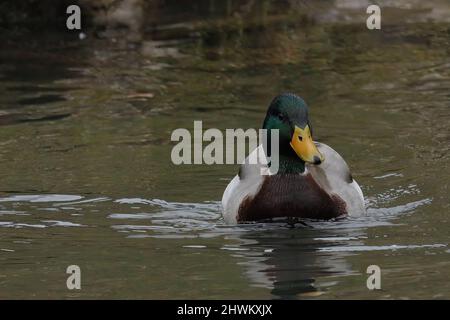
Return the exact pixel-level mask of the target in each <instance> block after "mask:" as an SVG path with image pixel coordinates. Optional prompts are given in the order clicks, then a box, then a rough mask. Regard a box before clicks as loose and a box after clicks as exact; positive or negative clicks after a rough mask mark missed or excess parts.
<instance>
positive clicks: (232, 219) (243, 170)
mask: <svg viewBox="0 0 450 320" xmlns="http://www.w3.org/2000/svg"><path fill="white" fill-rule="evenodd" d="M258 157H259V158H258ZM256 159H259V161H258V162H257V163H256V162H255V160H256ZM265 159H266V158H265V155H264V151H263V147H262V145H259V146H258V147H257V148H256V149H255V150H253V152H251V153H250V155H249V156H248V157H247V158H246V159H245V161H244V163H243V164H241V166H240V167H239V173H238V174H237V175H236V176H235V177H234V178H233V180H231V182H230V183H229V184H228V186H227V188H226V189H225V192H224V193H223V196H222V209H223V217H224V219H225V221H226V222H227V223H236V222H237V214H238V211H239V206H240V205H241V203H242V201H243V200H244V199H245V198H246V197H247V196H250V197H253V196H254V195H255V194H256V193H257V192H258V190H259V189H260V187H261V185H262V183H263V181H264V177H265V175H264V174H262V173H263V172H267V170H268V167H267V165H266V164H264V163H265ZM261 160H262V161H261Z"/></svg>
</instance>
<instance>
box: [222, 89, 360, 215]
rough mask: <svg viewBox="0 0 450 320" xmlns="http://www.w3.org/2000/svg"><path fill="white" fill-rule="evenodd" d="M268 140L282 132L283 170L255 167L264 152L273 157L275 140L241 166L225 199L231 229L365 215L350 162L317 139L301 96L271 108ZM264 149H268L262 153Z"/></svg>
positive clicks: (266, 123)
mask: <svg viewBox="0 0 450 320" xmlns="http://www.w3.org/2000/svg"><path fill="white" fill-rule="evenodd" d="M263 129H266V130H267V134H268V136H270V134H271V130H273V129H278V130H279V131H278V132H279V139H278V142H279V145H278V147H279V152H278V154H279V156H278V158H279V160H278V161H279V165H278V171H277V172H276V173H270V172H269V174H262V173H261V172H263V170H270V168H269V166H270V162H269V164H250V161H248V160H249V158H251V157H254V156H255V153H260V152H261V150H263V153H262V154H263V155H264V156H265V157H266V159H269V157H270V150H271V148H270V146H271V142H270V139H267V140H268V141H267V143H266V144H265V146H263V144H261V145H259V146H258V147H257V148H256V149H255V150H254V151H253V152H252V153H251V154H250V155H249V156H248V157H247V158H246V161H244V163H243V164H242V165H241V166H240V168H239V174H238V175H236V176H235V177H234V178H233V179H232V180H231V182H230V183H229V184H228V186H227V188H226V189H225V192H224V194H223V197H222V206H223V217H224V220H225V221H226V222H227V223H240V222H246V221H258V220H273V219H274V218H288V219H296V218H299V219H303V218H308V219H318V220H329V219H333V218H338V217H345V216H347V215H348V216H360V215H363V214H365V206H364V197H363V194H362V191H361V188H360V187H359V185H358V183H357V182H356V181H355V180H354V179H353V178H352V175H351V173H350V170H349V168H348V166H347V163H346V162H345V161H344V159H343V158H342V157H341V156H340V155H339V153H337V152H336V151H335V150H333V149H332V148H331V147H329V146H327V145H326V144H324V143H319V142H315V141H313V139H312V127H311V122H310V120H309V117H308V106H307V105H306V103H305V101H304V100H303V99H302V98H300V97H299V96H297V95H295V94H291V93H287V94H281V95H279V96H277V97H275V98H274V99H273V100H272V102H271V103H270V106H269V109H268V111H267V114H266V117H265V119H264V123H263ZM261 148H262V149H261Z"/></svg>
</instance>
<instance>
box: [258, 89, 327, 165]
mask: <svg viewBox="0 0 450 320" xmlns="http://www.w3.org/2000/svg"><path fill="white" fill-rule="evenodd" d="M263 129H267V130H268V136H269V137H270V133H271V130H272V129H278V130H279V153H280V156H281V157H284V158H292V157H298V158H300V160H301V161H302V162H306V163H312V164H320V163H322V161H324V158H323V155H322V154H321V153H320V152H319V150H318V149H317V147H316V145H315V144H314V142H313V139H312V129H311V123H310V121H309V118H308V106H307V105H306V103H305V101H304V100H303V99H302V98H300V97H299V96H297V95H295V94H291V93H285V94H281V95H279V96H277V97H275V98H274V99H273V100H272V102H271V103H270V106H269V109H268V110H267V115H266V118H265V119H264V124H263ZM268 141H269V142H268V154H269V155H270V141H271V139H268Z"/></svg>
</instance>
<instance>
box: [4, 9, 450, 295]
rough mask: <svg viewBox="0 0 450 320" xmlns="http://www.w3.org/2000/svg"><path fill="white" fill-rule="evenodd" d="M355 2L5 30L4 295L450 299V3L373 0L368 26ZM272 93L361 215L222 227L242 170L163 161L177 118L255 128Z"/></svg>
mask: <svg viewBox="0 0 450 320" xmlns="http://www.w3.org/2000/svg"><path fill="white" fill-rule="evenodd" d="M169 3H171V2H170V1H169ZM225 3H227V4H228V7H227V6H225V7H223V6H224V5H225ZM351 3H352V1H335V2H334V3H331V4H330V3H323V2H316V3H315V4H312V3H309V2H305V1H301V2H299V3H297V2H295V1H293V2H292V5H287V4H283V3H280V2H275V1H264V2H261V4H259V5H253V7H252V6H251V5H249V6H250V7H249V9H247V8H241V7H239V6H238V7H236V4H233V2H231V1H228V2H223V3H222V4H221V5H219V4H217V3H216V2H214V1H210V2H206V1H204V2H202V3H200V2H199V4H198V5H197V6H196V7H194V9H192V8H189V7H183V6H177V5H175V4H171V5H169V6H167V7H166V8H165V9H160V10H161V11H160V12H154V11H149V12H150V13H148V12H147V14H148V17H147V16H145V17H146V18H144V19H142V21H141V20H139V19H137V18H136V19H131V20H129V21H138V22H139V21H141V25H140V26H139V27H134V26H129V28H131V30H132V31H124V30H116V29H115V28H113V27H111V28H109V29H107V30H106V31H103V32H99V36H100V38H99V37H96V36H95V35H94V32H93V31H91V30H87V31H85V32H86V34H87V38H86V39H84V40H79V39H78V38H77V37H78V36H77V33H69V32H65V33H64V32H63V31H64V30H63V29H62V30H61V31H62V32H57V30H55V31H54V32H35V31H36V30H35V31H32V30H26V31H21V30H19V31H15V32H13V33H11V32H8V30H6V29H3V30H2V33H3V36H2V39H3V40H2V47H1V50H0V298H88V299H91V298H194V299H197V298H213V299H218V298H235V299H251V298H280V297H282V298H293V299H303V298H321V299H323V298H328V299H330V298H347V299H359V298H369V299H385V298H387V299H390V298H445V299H448V298H450V285H449V281H448V280H449V277H450V271H449V266H450V262H449V258H450V248H449V234H450V232H449V221H448V215H449V213H450V206H449V181H450V168H449V158H450V150H449V141H450V126H449V121H450V109H449V108H450V93H449V88H450V4H449V3H448V2H447V1H435V2H434V3H433V4H431V2H430V3H429V4H428V7H427V4H420V2H418V1H417V2H414V1H410V2H409V5H406V4H403V5H394V4H392V3H391V2H390V1H385V3H386V4H385V8H384V7H383V6H382V10H383V11H382V17H383V20H382V30H381V31H370V30H368V29H367V28H366V26H365V19H366V17H367V15H366V14H365V7H364V6H355V5H352V4H351ZM380 3H383V1H380ZM400 3H403V2H402V1H400ZM135 14H136V15H138V16H139V12H138V13H135ZM152 19H153V20H152ZM133 28H134V29H133ZM133 30H134V31H133ZM284 91H293V92H296V93H298V94H300V95H302V96H303V97H304V99H305V100H306V101H307V103H308V104H309V106H310V112H311V118H312V122H313V125H314V129H315V138H316V140H318V141H322V142H324V143H327V144H329V145H331V146H333V148H335V149H336V150H337V151H338V152H339V153H340V154H341V155H343V157H344V158H345V159H346V160H347V162H348V163H349V165H350V167H351V169H352V172H353V176H354V177H355V178H356V179H357V180H358V182H359V183H360V185H361V187H362V189H363V192H364V194H365V198H366V201H367V206H368V216H367V217H364V218H359V219H347V220H344V221H339V222H327V223H314V224H313V225H312V228H307V227H296V228H289V227H287V226H286V225H264V224H254V225H242V226H227V225H225V224H224V222H223V221H222V220H221V209H220V199H221V196H222V192H223V190H224V188H225V187H226V185H227V183H228V181H229V180H230V179H231V178H232V177H233V175H234V174H236V171H237V167H236V166H231V165H229V166H220V165H212V166H207V165H195V166H194V165H191V166H175V165H173V164H172V163H171V160H170V152H171V149H172V147H173V145H174V144H173V143H172V142H171V141H170V135H171V133H172V131H173V130H174V129H176V128H188V129H192V128H193V121H194V120H202V121H203V126H204V128H205V129H206V128H213V127H214V128H220V129H225V128H259V126H260V124H261V122H262V120H263V118H264V115H265V110H266V108H267V105H268V103H269V102H270V100H271V99H272V97H273V96H275V95H276V94H278V93H280V92H284ZM72 264H76V265H79V266H80V268H81V270H82V289H81V290H80V291H70V290H68V289H67V288H66V278H67V276H68V275H67V274H66V273H65V271H66V268H67V266H69V265H72ZM373 264H375V265H378V266H380V268H381V270H382V290H379V291H369V290H368V289H367V287H366V279H367V276H368V275H367V274H366V268H367V267H368V266H369V265H373Z"/></svg>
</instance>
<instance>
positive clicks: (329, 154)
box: [307, 142, 366, 216]
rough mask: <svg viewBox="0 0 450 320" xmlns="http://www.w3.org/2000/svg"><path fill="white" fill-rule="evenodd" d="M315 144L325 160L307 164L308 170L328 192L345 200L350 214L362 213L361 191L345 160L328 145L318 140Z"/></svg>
mask: <svg viewBox="0 0 450 320" xmlns="http://www.w3.org/2000/svg"><path fill="white" fill-rule="evenodd" d="M315 144H316V145H317V148H318V149H319V151H320V152H321V153H322V154H323V156H324V158H325V161H324V162H323V163H321V164H320V165H318V166H317V165H309V164H307V169H308V172H309V173H311V175H312V176H313V178H314V180H315V181H316V182H317V183H318V184H319V185H320V186H321V187H322V188H323V189H324V190H325V191H326V192H327V193H328V194H335V195H338V196H339V197H340V198H341V199H342V200H344V201H345V203H346V205H347V213H348V214H349V215H350V216H361V215H364V214H365V213H366V210H365V204H364V196H363V193H362V191H361V188H360V187H359V185H358V183H357V182H356V181H355V180H354V179H353V177H352V175H351V173H350V169H349V167H348V165H347V163H346V162H345V160H344V159H343V158H342V157H341V155H340V154H339V153H337V152H336V151H335V150H334V149H333V148H331V147H330V146H328V145H326V144H324V143H320V142H315Z"/></svg>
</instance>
